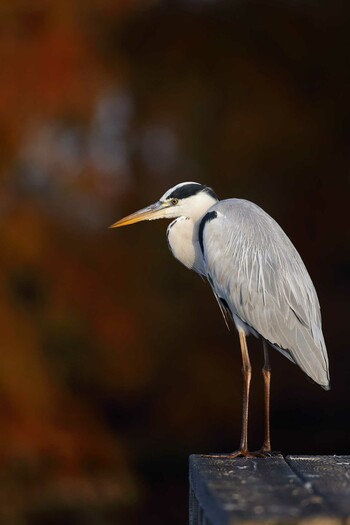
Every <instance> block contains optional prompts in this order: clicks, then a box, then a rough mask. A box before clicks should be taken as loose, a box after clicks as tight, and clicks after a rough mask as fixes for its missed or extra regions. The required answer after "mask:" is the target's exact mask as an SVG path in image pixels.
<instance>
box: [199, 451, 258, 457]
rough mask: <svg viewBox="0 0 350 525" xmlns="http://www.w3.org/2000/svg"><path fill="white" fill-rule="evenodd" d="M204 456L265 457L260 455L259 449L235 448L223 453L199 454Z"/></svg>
mask: <svg viewBox="0 0 350 525" xmlns="http://www.w3.org/2000/svg"><path fill="white" fill-rule="evenodd" d="M201 456H202V457H204V458H215V459H234V458H241V457H243V458H257V457H265V456H262V455H261V453H260V451H258V452H250V451H249V450H243V449H239V450H235V451H234V452H229V453H228V454H227V453H223V454H201Z"/></svg>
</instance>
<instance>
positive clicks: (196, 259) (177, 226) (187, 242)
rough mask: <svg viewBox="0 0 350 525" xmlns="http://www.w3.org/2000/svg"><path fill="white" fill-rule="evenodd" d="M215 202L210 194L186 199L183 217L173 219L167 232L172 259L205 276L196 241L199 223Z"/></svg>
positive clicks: (200, 252)
mask: <svg viewBox="0 0 350 525" xmlns="http://www.w3.org/2000/svg"><path fill="white" fill-rule="evenodd" d="M216 202H217V200H216V199H215V198H214V197H213V196H212V195H210V194H207V193H201V194H200V195H199V196H193V197H190V198H188V199H187V203H186V207H185V206H184V207H183V209H182V210H181V211H182V213H183V215H181V216H180V217H178V218H177V219H175V221H173V222H172V223H171V224H170V225H169V227H168V230H167V237H168V244H169V248H170V250H171V252H172V254H173V255H174V257H175V258H176V259H177V260H178V261H180V262H181V263H182V264H184V265H185V266H186V267H187V268H190V269H191V270H194V271H196V272H197V273H200V274H203V275H205V270H204V261H203V255H202V251H201V248H200V245H199V241H198V229H199V225H200V222H201V220H202V218H203V217H204V215H205V214H206V213H207V211H208V210H209V209H210V208H211V207H212V206H213V205H214V204H215V203H216Z"/></svg>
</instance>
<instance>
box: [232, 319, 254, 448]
mask: <svg viewBox="0 0 350 525" xmlns="http://www.w3.org/2000/svg"><path fill="white" fill-rule="evenodd" d="M238 333H239V342H240V344H241V352H242V362H243V368H242V373H243V407H242V434H241V444H240V447H239V451H237V452H239V454H237V455H244V456H246V455H248V454H249V453H248V412H249V392H250V380H251V376H252V367H251V364H250V359H249V354H248V346H247V340H246V337H245V333H244V330H242V329H239V331H238ZM234 454H235V453H234Z"/></svg>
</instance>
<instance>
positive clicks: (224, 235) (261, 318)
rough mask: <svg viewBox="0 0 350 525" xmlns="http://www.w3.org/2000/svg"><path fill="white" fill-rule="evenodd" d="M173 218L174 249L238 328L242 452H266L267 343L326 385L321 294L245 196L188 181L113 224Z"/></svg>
mask: <svg viewBox="0 0 350 525" xmlns="http://www.w3.org/2000/svg"><path fill="white" fill-rule="evenodd" d="M155 219H175V220H173V222H171V223H170V225H169V226H168V229H167V240H168V244H169V248H170V250H171V252H172V254H173V255H174V257H175V258H176V259H177V260H178V261H180V262H181V263H182V264H184V265H185V266H186V267H187V268H189V269H191V270H194V271H195V272H197V273H198V274H200V275H201V276H203V277H204V278H206V279H207V280H208V282H209V284H210V286H211V288H212V291H213V293H214V295H215V297H216V299H217V302H218V304H219V306H220V309H221V312H222V314H223V316H224V319H225V322H226V324H227V325H228V322H229V320H230V319H231V320H232V321H233V322H234V324H235V325H236V328H237V330H238V334H239V340H240V346H241V353H242V361H243V369H242V372H243V377H244V389H243V411H242V432H241V441H240V446H239V449H238V450H237V451H235V452H232V453H231V454H229V456H230V457H237V456H246V457H252V456H268V455H269V454H270V453H271V452H272V450H271V441H270V376H271V368H270V363H269V355H268V346H271V347H273V348H275V349H276V350H278V351H279V352H281V353H282V354H283V355H284V356H285V357H287V358H288V359H289V360H290V361H292V362H293V363H294V364H297V365H298V366H299V367H300V368H301V369H302V370H303V371H304V372H305V373H306V374H307V375H308V376H309V377H310V378H311V379H312V380H313V381H314V382H316V383H318V384H319V385H321V386H322V387H323V388H324V389H325V390H329V388H330V383H329V365H328V356H327V350H326V345H325V341H324V337H323V334H322V327H321V314H320V306H319V302H318V298H317V294H316V291H315V288H314V285H313V283H312V281H311V278H310V276H309V274H308V271H307V270H306V267H305V265H304V263H303V261H302V259H301V257H300V255H299V253H298V252H297V250H296V248H295V247H294V245H293V244H292V242H291V241H290V240H289V238H288V237H287V235H286V234H285V233H284V231H283V230H282V228H281V227H280V226H279V225H278V224H277V222H276V221H275V220H274V219H273V218H272V217H270V215H268V214H267V213H266V212H265V211H264V210H262V209H261V208H260V207H259V206H257V205H256V204H254V203H252V202H250V201H247V200H243V199H227V200H221V201H220V200H219V199H218V197H217V196H216V194H215V192H214V191H213V190H212V189H211V188H209V187H208V186H204V185H202V184H199V183H197V182H183V183H181V184H177V185H176V186H174V187H173V188H171V189H169V190H168V191H166V192H165V193H164V195H163V196H162V197H161V198H160V200H159V201H157V202H156V203H154V204H152V205H151V206H148V207H146V208H143V209H142V210H139V211H137V212H135V213H132V214H131V215H128V216H127V217H124V218H123V219H121V220H119V221H117V222H116V223H114V224H113V225H112V226H111V228H115V227H120V226H126V225H129V224H133V223H136V222H139V221H145V220H149V221H150V220H155ZM250 333H252V334H254V335H255V336H257V337H260V338H261V339H262V342H263V352H264V366H263V369H262V372H263V378H264V408H265V437H264V443H263V445H262V447H261V449H260V450H259V451H258V452H250V451H249V448H248V408H249V391H250V379H251V364H250V359H249V354H248V347H247V342H246V336H247V335H248V334H250Z"/></svg>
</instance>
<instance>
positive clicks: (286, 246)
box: [200, 199, 329, 389]
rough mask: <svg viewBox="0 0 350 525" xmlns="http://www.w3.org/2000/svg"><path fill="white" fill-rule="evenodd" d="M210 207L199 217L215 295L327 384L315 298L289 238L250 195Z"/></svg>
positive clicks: (237, 318)
mask: <svg viewBox="0 0 350 525" xmlns="http://www.w3.org/2000/svg"><path fill="white" fill-rule="evenodd" d="M213 211H215V217H214V214H213ZM210 213H211V220H207V221H205V217H204V219H203V221H202V232H201V239H200V241H201V248H202V252H203V258H204V264H205V269H206V272H207V277H208V279H209V281H211V285H212V287H213V289H214V291H215V294H216V296H217V297H219V298H222V299H223V300H224V301H225V302H226V303H227V304H228V306H229V308H230V311H231V313H232V316H233V318H234V320H235V322H236V324H237V325H239V324H241V325H242V324H243V325H244V326H245V327H248V329H249V330H250V331H252V332H253V333H258V334H260V335H261V336H262V337H264V338H265V339H266V340H267V341H268V342H269V343H271V344H272V346H274V347H275V348H277V349H278V350H279V351H280V352H281V353H283V354H284V355H285V356H286V357H288V358H289V359H290V360H291V361H293V362H294V363H296V364H297V365H299V366H300V368H301V369H302V370H303V371H304V372H305V373H306V374H307V375H308V376H309V377H311V378H312V379H313V380H314V381H316V382H317V383H319V384H320V385H321V386H323V387H324V388H326V389H327V388H329V369H328V356H327V350H326V346H325V342H324V338H323V334H322V328H321V314H320V307H319V302H318V299H317V295H316V291H315V288H314V286H313V283H312V281H311V278H310V276H309V274H308V272H307V270H306V268H305V265H304V263H303V261H302V259H301V257H300V256H299V254H298V252H297V250H296V249H295V247H294V246H293V244H292V243H291V241H290V240H289V239H288V237H287V236H286V234H285V233H284V232H283V230H282V229H281V228H280V226H279V225H278V224H277V223H276V222H275V221H274V220H273V219H272V218H271V217H270V216H269V215H268V214H266V213H265V212H264V211H263V210H261V208H259V207H258V206H256V205H254V204H253V203H250V202H249V201H244V200H239V199H230V200H227V201H221V202H219V203H218V204H216V205H215V206H213V207H212V208H211V212H210Z"/></svg>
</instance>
